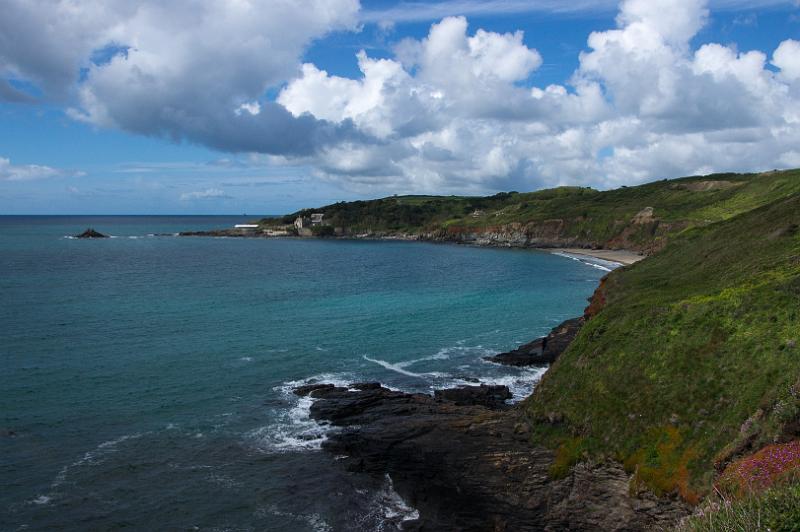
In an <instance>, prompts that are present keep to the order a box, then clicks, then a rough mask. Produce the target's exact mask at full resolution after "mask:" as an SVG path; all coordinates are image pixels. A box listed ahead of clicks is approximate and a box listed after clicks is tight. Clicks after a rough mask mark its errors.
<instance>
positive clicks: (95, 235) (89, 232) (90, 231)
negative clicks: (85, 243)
mask: <svg viewBox="0 0 800 532" xmlns="http://www.w3.org/2000/svg"><path fill="white" fill-rule="evenodd" d="M75 238H108V235H104V234H103V233H99V232H97V231H95V230H94V229H92V228H91V227H90V228H89V229H87V230H86V231H84V232H83V233H81V234H79V235H75Z"/></svg>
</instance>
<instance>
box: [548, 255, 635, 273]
mask: <svg viewBox="0 0 800 532" xmlns="http://www.w3.org/2000/svg"><path fill="white" fill-rule="evenodd" d="M553 255H558V256H559V257H565V258H568V259H572V260H574V261H577V262H580V263H583V264H586V265H587V266H591V267H592V268H597V269H598V270H602V271H604V272H610V271H612V270H615V269H617V268H619V267H621V266H623V264H622V263H621V262H614V261H611V260H604V259H598V258H597V257H589V256H583V255H573V254H572V253H565V252H563V251H556V252H554V253H553Z"/></svg>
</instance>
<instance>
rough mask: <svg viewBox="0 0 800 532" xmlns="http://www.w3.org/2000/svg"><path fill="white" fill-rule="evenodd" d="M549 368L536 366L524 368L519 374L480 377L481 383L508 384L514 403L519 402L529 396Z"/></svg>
mask: <svg viewBox="0 0 800 532" xmlns="http://www.w3.org/2000/svg"><path fill="white" fill-rule="evenodd" d="M546 371H547V368H545V367H534V368H526V369H524V370H522V371H521V372H520V373H519V374H518V375H501V376H497V377H480V378H479V380H480V382H481V384H489V385H495V386H497V385H499V386H508V389H509V390H510V391H511V395H512V396H513V397H512V398H511V402H512V403H517V402H519V401H522V400H523V399H525V398H526V397H528V396H529V395H530V394H531V392H533V388H534V387H535V386H536V384H537V383H538V382H539V380H541V378H542V375H544V374H545V372H546Z"/></svg>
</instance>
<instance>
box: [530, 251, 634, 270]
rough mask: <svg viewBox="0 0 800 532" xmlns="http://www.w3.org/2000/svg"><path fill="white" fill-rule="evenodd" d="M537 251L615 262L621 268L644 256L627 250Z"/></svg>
mask: <svg viewBox="0 0 800 532" xmlns="http://www.w3.org/2000/svg"><path fill="white" fill-rule="evenodd" d="M534 249H537V250H539V251H547V252H548V253H554V254H559V253H563V254H568V255H580V256H583V257H591V258H593V259H600V260H604V261H609V262H616V263H617V264H621V265H623V266H630V265H631V264H635V263H637V262H639V261H641V260H643V259H645V258H646V257H647V256H646V255H640V254H639V253H636V252H635V251H629V250H627V249H584V248H534Z"/></svg>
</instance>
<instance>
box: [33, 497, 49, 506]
mask: <svg viewBox="0 0 800 532" xmlns="http://www.w3.org/2000/svg"><path fill="white" fill-rule="evenodd" d="M51 500H52V499H51V498H50V497H48V496H47V495H39V496H38V497H36V498H35V499H33V500H32V501H31V503H33V504H39V505H45V504H49V503H50V501H51Z"/></svg>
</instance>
